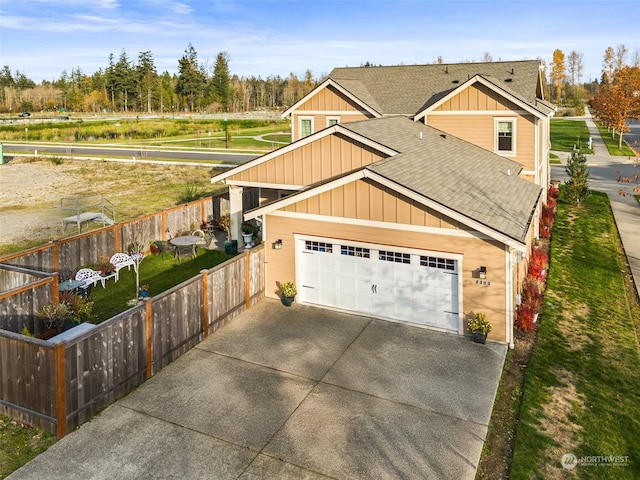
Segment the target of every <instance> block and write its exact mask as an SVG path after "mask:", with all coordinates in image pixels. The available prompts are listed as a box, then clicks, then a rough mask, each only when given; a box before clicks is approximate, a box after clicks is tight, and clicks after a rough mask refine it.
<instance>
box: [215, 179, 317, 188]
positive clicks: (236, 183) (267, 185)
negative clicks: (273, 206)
mask: <svg viewBox="0 0 640 480" xmlns="http://www.w3.org/2000/svg"><path fill="white" fill-rule="evenodd" d="M226 184H227V185H233V186H235V187H258V188H273V189H276V190H304V188H305V186H304V185H288V184H286V183H264V182H244V181H241V180H229V181H228V182H226Z"/></svg>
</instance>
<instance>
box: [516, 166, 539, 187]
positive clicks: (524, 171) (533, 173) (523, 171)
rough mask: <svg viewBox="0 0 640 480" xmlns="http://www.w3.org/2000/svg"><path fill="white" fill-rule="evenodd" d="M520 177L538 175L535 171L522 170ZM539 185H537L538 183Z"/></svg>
mask: <svg viewBox="0 0 640 480" xmlns="http://www.w3.org/2000/svg"><path fill="white" fill-rule="evenodd" d="M518 175H531V176H535V175H536V171H535V170H520V173H518ZM536 185H537V183H536Z"/></svg>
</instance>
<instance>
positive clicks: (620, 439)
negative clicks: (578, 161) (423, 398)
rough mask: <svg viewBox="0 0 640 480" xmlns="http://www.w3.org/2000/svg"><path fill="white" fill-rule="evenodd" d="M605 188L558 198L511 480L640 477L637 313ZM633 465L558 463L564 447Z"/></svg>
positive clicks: (564, 450) (639, 391)
mask: <svg viewBox="0 0 640 480" xmlns="http://www.w3.org/2000/svg"><path fill="white" fill-rule="evenodd" d="M620 253H621V247H620V244H619V240H618V234H617V231H616V227H615V224H614V221H613V217H612V215H611V211H610V207H609V201H608V198H607V196H606V195H604V194H600V193H595V192H594V193H592V195H591V196H590V197H589V198H588V199H587V200H586V201H585V202H584V203H583V204H581V205H579V206H577V207H573V206H569V205H567V204H565V203H562V202H560V203H559V205H558V217H557V220H556V224H555V227H554V232H553V239H552V243H551V267H550V272H549V280H548V288H547V291H546V295H545V303H544V307H543V313H542V317H541V324H540V327H539V331H538V337H537V342H536V345H535V346H534V350H533V354H532V358H531V362H530V366H529V368H528V370H527V372H526V375H525V384H524V396H523V403H522V406H521V411H520V423H519V428H518V432H517V439H516V447H515V452H514V458H513V464H512V469H511V476H510V478H511V479H534V478H535V479H546V478H554V479H555V478H559V479H562V478H598V479H600V478H610V479H616V480H618V479H637V478H640V441H638V439H640V408H639V406H638V399H639V398H640V354H639V349H638V337H637V331H636V328H637V327H638V325H637V323H636V322H638V313H637V311H636V310H635V309H633V308H632V307H631V306H630V305H631V304H629V303H628V302H627V291H626V288H625V279H624V275H625V274H626V269H625V265H621V264H620V260H619V259H620V258H623V257H620ZM567 453H573V454H574V455H576V457H578V459H580V458H581V457H586V456H609V455H617V456H622V457H628V462H629V463H628V465H627V466H618V467H612V466H608V465H604V466H603V465H600V466H584V465H578V466H576V467H575V469H573V470H571V471H570V470H566V469H564V468H563V467H562V466H561V459H562V456H563V455H564V454H567Z"/></svg>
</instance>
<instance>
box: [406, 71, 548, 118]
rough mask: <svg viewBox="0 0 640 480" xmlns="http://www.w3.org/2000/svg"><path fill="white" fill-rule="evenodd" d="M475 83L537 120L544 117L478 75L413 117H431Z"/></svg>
mask: <svg viewBox="0 0 640 480" xmlns="http://www.w3.org/2000/svg"><path fill="white" fill-rule="evenodd" d="M475 83H481V84H482V85H484V86H485V87H487V88H489V89H491V90H493V91H494V92H496V93H499V94H500V95H502V96H503V97H505V98H506V99H507V100H510V101H511V102H513V103H515V104H516V105H518V106H519V107H520V108H522V109H524V110H525V111H526V112H528V113H531V114H533V115H535V116H536V117H539V118H544V117H546V115H544V114H543V113H542V112H540V111H538V110H537V109H535V108H533V107H532V106H531V105H529V104H528V103H526V102H524V101H522V100H520V99H519V98H518V97H515V96H514V95H513V94H511V93H509V92H507V91H506V90H503V89H502V88H500V87H499V86H498V85H496V84H494V83H492V82H489V81H488V80H487V79H485V78H484V77H482V76H480V75H474V76H473V77H471V78H470V79H469V80H467V81H466V82H464V83H463V84H461V85H460V86H459V87H458V88H456V89H454V90H452V91H451V92H449V93H448V94H447V95H445V96H444V97H442V98H441V99H440V100H438V101H437V102H435V103H434V104H433V105H429V106H428V107H427V108H425V109H424V110H423V111H421V112H420V113H418V114H417V115H416V116H415V120H419V119H421V118H423V117H425V116H426V115H427V114H429V115H431V114H432V113H433V110H434V109H436V108H438V107H439V106H440V105H442V104H443V103H444V102H447V101H449V100H450V99H451V98H453V97H455V96H456V95H458V94H459V93H460V92H462V91H463V90H465V89H467V88H469V87H470V86H472V85H473V84H475ZM502 113H503V114H505V113H507V111H504V112H502Z"/></svg>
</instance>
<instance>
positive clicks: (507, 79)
mask: <svg viewBox="0 0 640 480" xmlns="http://www.w3.org/2000/svg"><path fill="white" fill-rule="evenodd" d="M504 81H505V82H513V78H505V79H504Z"/></svg>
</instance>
